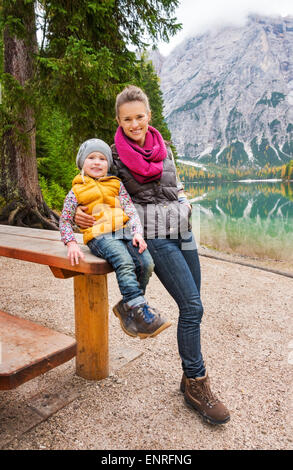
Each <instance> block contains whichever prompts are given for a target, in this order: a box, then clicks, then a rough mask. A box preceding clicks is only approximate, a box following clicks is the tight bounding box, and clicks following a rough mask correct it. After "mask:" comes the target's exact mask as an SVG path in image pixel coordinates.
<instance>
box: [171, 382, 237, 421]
mask: <svg viewBox="0 0 293 470" xmlns="http://www.w3.org/2000/svg"><path fill="white" fill-rule="evenodd" d="M180 390H181V392H183V393H184V398H185V401H186V403H188V405H190V406H192V408H194V409H195V410H196V411H198V412H199V413H200V414H201V415H202V417H203V418H204V419H205V420H206V421H208V422H209V423H211V424H224V423H227V422H228V421H229V419H230V414H229V411H228V410H227V408H226V407H225V405H224V404H223V403H222V402H220V400H218V398H217V397H216V396H215V395H213V393H212V391H211V388H210V379H209V377H208V374H206V375H205V376H204V377H196V378H195V379H188V378H187V377H186V376H185V374H183V376H182V380H181V384H180Z"/></svg>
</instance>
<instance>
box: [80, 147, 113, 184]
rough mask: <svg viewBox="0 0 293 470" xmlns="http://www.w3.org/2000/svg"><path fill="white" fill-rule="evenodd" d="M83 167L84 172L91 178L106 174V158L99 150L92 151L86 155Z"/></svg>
mask: <svg viewBox="0 0 293 470" xmlns="http://www.w3.org/2000/svg"><path fill="white" fill-rule="evenodd" d="M83 169H84V172H85V174H86V175H88V176H91V178H101V176H106V175H107V172H108V161H107V158H106V157H105V155H103V154H102V153H100V152H92V153H90V154H89V155H88V156H87V157H86V159H85V161H84V164H83Z"/></svg>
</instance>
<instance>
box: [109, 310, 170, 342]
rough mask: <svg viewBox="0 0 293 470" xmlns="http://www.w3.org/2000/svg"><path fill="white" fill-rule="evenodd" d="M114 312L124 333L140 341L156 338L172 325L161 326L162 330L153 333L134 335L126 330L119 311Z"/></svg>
mask: <svg viewBox="0 0 293 470" xmlns="http://www.w3.org/2000/svg"><path fill="white" fill-rule="evenodd" d="M113 312H114V315H115V316H116V317H117V318H118V319H119V321H120V325H121V328H122V330H123V331H124V333H126V334H127V335H128V336H131V337H132V338H137V337H139V338H140V339H145V338H154V337H155V336H157V335H158V334H159V333H161V332H162V331H164V330H166V328H169V326H171V325H172V323H171V322H166V323H164V324H163V325H161V326H160V328H158V329H157V330H156V331H154V332H153V333H137V334H134V333H130V332H129V331H128V330H126V328H125V326H124V325H123V322H122V319H121V316H120V315H119V311H118V310H117V309H116V308H115V307H114V308H113Z"/></svg>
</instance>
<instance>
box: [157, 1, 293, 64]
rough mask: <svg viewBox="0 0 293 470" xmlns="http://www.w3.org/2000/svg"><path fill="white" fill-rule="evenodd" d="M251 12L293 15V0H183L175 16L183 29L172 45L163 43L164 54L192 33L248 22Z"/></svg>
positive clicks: (161, 47) (172, 40) (269, 14)
mask: <svg viewBox="0 0 293 470" xmlns="http://www.w3.org/2000/svg"><path fill="white" fill-rule="evenodd" d="M250 13H257V14H260V15H264V16H280V15H281V16H286V15H293V2H292V0H181V3H180V6H179V8H178V9H177V11H176V13H175V15H176V16H177V18H178V20H179V21H180V22H181V23H182V24H183V29H182V31H181V32H180V33H178V34H177V35H176V36H175V38H172V39H171V41H170V43H169V44H160V45H159V49H160V51H161V52H162V53H163V54H165V55H166V54H168V53H169V52H170V51H171V50H172V49H173V48H174V47H175V46H176V45H177V44H179V43H180V42H181V41H182V40H183V39H184V38H186V36H188V35H190V34H200V33H201V32H203V31H205V30H207V29H209V28H210V27H212V26H218V25H225V24H236V25H239V26H240V25H244V24H245V21H246V18H247V16H248V15H249V14H250Z"/></svg>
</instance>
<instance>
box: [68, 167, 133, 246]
mask: <svg viewBox="0 0 293 470" xmlns="http://www.w3.org/2000/svg"><path fill="white" fill-rule="evenodd" d="M119 189H120V180H119V179H118V178H116V176H105V177H102V178H99V179H98V180H95V179H93V178H90V177H89V176H84V181H83V179H82V176H81V175H77V176H76V177H75V178H74V180H73V181H72V190H73V192H74V194H75V196H76V199H77V201H78V204H80V205H82V206H87V207H88V211H87V213H88V214H91V215H93V216H94V217H95V219H96V223H95V224H94V225H93V227H90V228H87V229H81V230H82V232H83V241H84V243H85V244H86V243H87V242H88V241H90V240H91V239H92V238H94V237H98V236H99V235H101V234H103V233H109V232H116V230H119V229H120V228H122V227H124V226H125V224H126V222H127V221H128V220H129V217H128V216H127V215H126V214H125V212H124V211H123V210H122V208H121V205H120V201H119V197H118V196H119Z"/></svg>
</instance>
